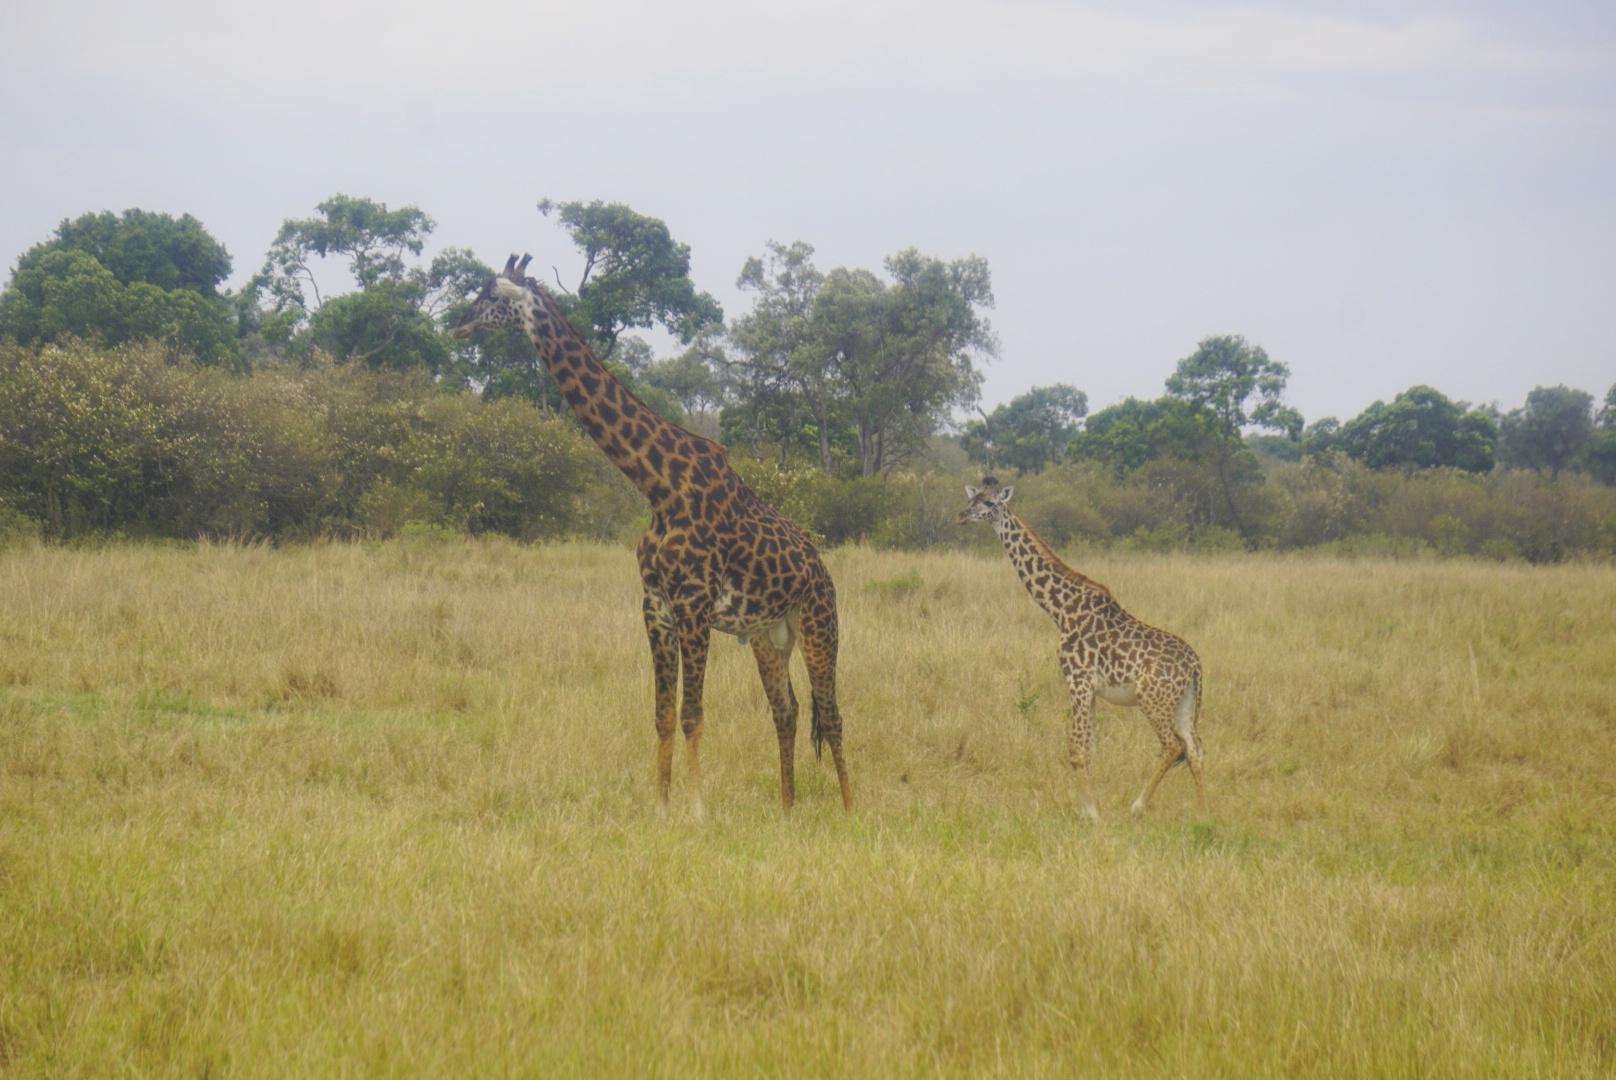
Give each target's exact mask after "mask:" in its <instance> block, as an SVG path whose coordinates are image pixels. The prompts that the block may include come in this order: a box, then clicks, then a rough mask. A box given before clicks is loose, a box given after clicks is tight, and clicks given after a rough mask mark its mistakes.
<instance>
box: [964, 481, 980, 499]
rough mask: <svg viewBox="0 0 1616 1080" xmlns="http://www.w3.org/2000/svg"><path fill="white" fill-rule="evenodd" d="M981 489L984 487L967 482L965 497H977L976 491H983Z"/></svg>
mask: <svg viewBox="0 0 1616 1080" xmlns="http://www.w3.org/2000/svg"><path fill="white" fill-rule="evenodd" d="M981 490H982V489H981V488H979V487H977V486H976V485H975V484H966V485H965V497H966V498H967V499H974V498H976V493H977V492H978V491H981Z"/></svg>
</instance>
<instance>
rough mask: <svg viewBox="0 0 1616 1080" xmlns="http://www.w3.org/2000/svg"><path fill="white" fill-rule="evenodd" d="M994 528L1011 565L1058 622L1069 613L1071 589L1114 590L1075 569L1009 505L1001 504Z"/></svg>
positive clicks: (1096, 591)
mask: <svg viewBox="0 0 1616 1080" xmlns="http://www.w3.org/2000/svg"><path fill="white" fill-rule="evenodd" d="M993 527H994V529H995V530H997V532H998V534H999V541H1000V543H1002V544H1004V550H1005V551H1006V553H1008V554H1009V556H1010V564H1011V565H1012V566H1014V567H1015V568H1016V573H1017V574H1019V575H1020V576H1021V583H1022V584H1023V585H1025V586H1026V587H1027V592H1028V593H1029V594H1030V595H1031V596H1032V598H1033V599H1034V600H1035V601H1037V603H1038V606H1039V607H1041V608H1043V609H1044V611H1045V612H1047V613H1048V614H1049V616H1050V617H1051V618H1053V619H1054V620H1055V621H1056V622H1060V621H1061V619H1062V618H1063V616H1065V615H1068V614H1070V611H1069V605H1070V604H1071V602H1072V600H1073V599H1074V598H1073V596H1072V595H1071V591H1072V589H1074V588H1076V589H1078V590H1080V591H1087V592H1093V593H1098V594H1100V595H1102V596H1107V597H1109V596H1110V595H1111V590H1110V589H1107V588H1106V587H1105V586H1104V585H1101V584H1100V583H1099V582H1098V581H1095V580H1094V579H1093V578H1091V577H1088V576H1086V575H1084V574H1081V573H1079V572H1078V571H1076V570H1074V569H1072V568H1071V567H1070V566H1068V565H1066V563H1065V562H1063V561H1062V560H1061V557H1060V556H1059V555H1056V554H1055V551H1054V549H1053V548H1051V547H1050V546H1049V545H1048V544H1046V543H1044V539H1043V537H1041V536H1039V535H1038V534H1037V533H1035V532H1033V531H1032V529H1030V528H1028V526H1027V523H1026V522H1024V521H1022V520H1021V519H1020V518H1019V517H1017V516H1016V515H1015V512H1014V511H1012V510H1011V509H1010V508H1009V507H1008V506H1002V507H1001V508H1000V511H999V513H998V514H997V515H996V516H995V517H994V520H993Z"/></svg>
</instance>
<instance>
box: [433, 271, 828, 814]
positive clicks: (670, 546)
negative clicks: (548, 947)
mask: <svg viewBox="0 0 1616 1080" xmlns="http://www.w3.org/2000/svg"><path fill="white" fill-rule="evenodd" d="M531 258H532V256H530V255H524V256H522V261H521V262H517V260H516V256H515V255H512V256H511V257H510V259H509V260H508V261H507V262H506V263H505V271H504V273H502V274H499V275H497V276H495V277H492V278H489V279H488V283H487V284H486V285H484V286H483V289H482V292H480V293H479V294H478V295H477V298H476V300H474V301H473V302H472V305H471V310H470V311H469V312H467V313H466V316H465V318H463V319H461V320H460V322H459V323H457V324H456V325H455V327H454V329H453V330H452V331H451V334H452V336H453V337H455V338H457V339H463V338H466V337H469V336H471V335H472V334H474V333H476V332H477V331H479V330H496V329H505V328H509V327H517V328H520V329H521V330H523V331H524V332H525V333H526V334H527V336H528V339H529V340H531V341H532V342H533V347H534V348H535V349H537V350H538V353H539V359H540V360H541V361H542V362H543V364H544V367H545V369H546V370H547V371H549V373H550V376H551V377H552V378H553V379H555V383H556V386H557V387H558V388H559V389H560V391H561V394H562V396H563V397H564V398H566V400H567V404H568V405H570V406H571V407H572V411H573V414H574V415H575V416H577V418H578V423H579V424H581V425H582V426H583V429H584V431H585V432H587V433H588V434H589V437H590V438H592V439H594V440H595V443H596V445H598V446H599V447H600V448H601V450H602V451H604V452H605V454H606V456H607V458H609V459H610V460H611V462H612V464H613V465H616V466H617V467H618V469H620V470H622V473H623V475H624V476H627V477H628V478H629V480H630V481H631V482H632V483H633V484H634V486H635V487H637V488H639V489H640V492H641V493H642V494H644V495H645V497H646V499H648V500H649V501H650V503H651V527H650V529H649V530H648V531H647V532H646V534H645V536H644V537H643V538H642V539H641V540H640V545H639V550H638V555H639V563H640V580H641V583H642V584H643V585H644V587H645V601H644V612H645V632H646V635H647V636H648V637H649V638H650V639H651V658H652V661H653V662H654V664H655V666H656V730H657V799H658V808H659V809H660V810H663V811H665V810H666V809H667V805H668V788H669V785H670V781H671V778H672V772H673V731H674V719H675V714H674V701H675V697H676V695H677V692H678V690H679V689H680V682H681V676H682V681H683V687H682V689H683V700H682V702H681V705H680V709H679V720H680V721H681V723H682V726H683V728H684V733H685V747H686V759H687V762H688V765H689V770H690V798H691V812H692V813H693V814H694V815H695V816H696V817H698V818H699V817H700V816H701V813H702V805H701V767H700V763H699V760H698V756H697V749H698V747H699V745H700V742H701V725H702V703H701V696H702V681H703V679H704V678H705V676H706V671H707V650H708V645H709V642H710V640H711V637H712V632H713V631H714V630H719V631H722V632H724V633H727V634H734V635H735V636H736V637H738V638H740V639H741V642H742V643H743V644H745V643H746V642H748V641H750V642H751V645H752V655H753V656H754V657H755V658H756V660H757V666H758V674H759V675H761V676H762V678H763V689H764V692H765V693H766V694H767V695H768V698H769V706H770V708H771V709H772V710H773V713H774V730H775V734H776V736H777V737H778V738H779V741H780V803H781V806H782V807H783V808H784V809H785V811H786V812H787V813H789V812H790V811H791V803H792V801H793V798H794V794H795V785H794V781H793V771H794V764H795V747H796V735H797V695H796V693H795V691H793V690H792V688H791V675H790V667H789V665H790V661H791V651H792V649H793V648H795V647H796V644H797V642H798V641H801V643H802V655H803V659H804V660H805V661H806V662H807V666H808V682H809V687H810V691H811V696H812V699H813V727H812V734H813V740H814V752H815V753H816V754H818V753H819V752H820V748H821V745H822V743H827V742H828V743H829V744H830V754H831V760H833V761H834V762H835V763H836V779H837V781H838V782H839V783H840V784H841V788H842V806H843V807H844V808H851V806H852V792H851V791H850V790H849V788H848V784H847V766H846V764H845V763H844V762H843V761H842V717H841V713H840V712H839V711H838V710H837V708H836V644H837V627H836V587H835V586H834V585H833V584H832V583H831V580H830V574H829V572H827V571H826V569H825V564H824V563H822V562H821V561H820V559H819V553H818V552H817V551H815V550H814V545H813V544H812V543H811V542H810V541H809V539H808V537H807V536H806V535H804V533H803V531H802V530H801V529H799V528H797V527H796V526H795V525H793V524H792V523H791V522H789V521H787V520H786V519H785V518H784V517H782V516H781V515H780V514H779V513H777V512H776V511H775V510H774V508H773V507H770V506H767V505H765V504H764V503H763V501H762V500H761V499H759V498H758V497H757V496H756V495H755V494H753V492H752V489H751V488H749V487H747V486H746V485H745V484H744V483H742V481H741V478H740V477H739V476H737V475H735V471H734V470H733V469H731V468H730V467H729V463H728V461H727V460H726V458H725V454H724V448H723V447H722V446H720V445H719V444H718V443H715V442H713V441H711V440H710V439H704V438H702V437H701V436H699V435H693V434H691V433H690V432H688V431H686V430H685V429H684V428H682V427H679V426H678V425H677V424H671V423H669V422H668V421H666V420H664V419H662V418H661V417H660V416H658V415H657V414H656V413H654V412H652V411H651V410H650V409H649V408H648V407H647V406H646V404H645V403H644V402H643V401H641V400H640V399H639V398H637V397H635V396H634V394H633V392H631V391H630V390H629V389H628V387H626V386H624V385H623V384H622V383H620V382H618V381H617V379H616V378H615V377H614V376H613V375H612V373H611V372H610V371H608V370H606V367H605V366H604V365H603V364H601V362H600V361H599V360H598V359H596V358H595V354H594V352H593V351H591V350H590V348H589V346H588V345H587V344H585V342H584V341H583V339H582V338H581V337H579V336H578V332H577V331H576V330H574V329H573V328H572V325H571V324H570V323H568V322H567V319H566V317H565V316H563V315H562V314H561V309H560V308H559V307H557V306H556V302H555V300H554V299H553V298H552V297H551V296H550V294H549V293H548V292H546V291H545V290H544V288H543V286H541V285H540V284H539V283H538V282H537V281H534V280H533V279H532V278H530V277H527V276H526V275H525V273H524V272H525V271H526V270H527V264H528V262H529V260H530V259H531Z"/></svg>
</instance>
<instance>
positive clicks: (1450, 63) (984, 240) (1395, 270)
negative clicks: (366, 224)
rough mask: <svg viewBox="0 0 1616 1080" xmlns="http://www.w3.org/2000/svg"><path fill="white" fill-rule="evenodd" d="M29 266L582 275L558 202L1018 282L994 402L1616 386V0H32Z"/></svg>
mask: <svg viewBox="0 0 1616 1080" xmlns="http://www.w3.org/2000/svg"><path fill="white" fill-rule="evenodd" d="M0 102H3V106H4V107H3V108H0V162H3V167H0V208H3V209H0V258H7V259H11V260H13V262H14V260H15V257H16V255H17V254H20V253H21V252H22V251H23V250H25V249H26V248H27V247H29V246H30V245H32V244H34V243H36V242H38V241H40V240H43V239H45V238H46V237H47V236H48V235H49V234H50V232H51V230H52V229H53V228H54V227H55V226H56V224H57V223H58V222H59V221H60V220H61V219H63V218H64V217H76V216H77V215H79V214H82V213H84V212H86V211H92V210H103V209H110V210H123V209H126V208H128V207H135V206H138V207H142V208H145V209H148V210H160V211H167V212H169V213H174V214H179V213H186V212H188V213H191V214H194V215H196V216H197V217H198V218H200V219H201V220H202V222H203V223H204V224H205V225H206V226H207V228H208V229H209V230H210V231H211V232H212V233H213V234H214V235H215V236H217V237H218V238H219V239H221V240H222V241H223V242H224V243H225V245H226V247H228V248H229V250H230V252H231V254H232V255H233V256H234V258H235V275H234V279H233V282H232V283H239V282H240V281H241V280H242V279H243V278H245V277H246V276H247V275H248V274H250V273H251V272H252V271H254V270H256V269H257V267H258V265H259V264H260V263H261V262H262V260H263V257H264V251H265V249H266V248H267V247H268V246H269V242H270V240H271V238H272V237H273V235H274V233H275V230H276V228H277V227H278V226H279V224H280V222H281V221H282V220H283V219H285V218H288V217H305V216H309V215H310V214H311V213H312V212H313V207H314V204H315V203H316V202H319V201H320V200H321V199H323V198H325V197H327V196H329V195H331V194H333V193H336V192H339V191H340V192H346V193H348V194H351V195H362V196H369V197H371V198H374V199H378V200H382V201H385V202H387V203H388V204H390V205H394V206H397V205H402V204H405V203H414V204H416V205H418V206H420V207H421V208H422V209H424V210H426V211H427V212H428V213H429V214H431V215H432V216H433V217H434V218H435V219H436V220H437V222H438V229H437V231H436V233H435V234H434V236H433V239H434V241H436V242H437V243H439V244H454V245H458V246H461V247H469V248H471V249H473V250H474V251H476V252H477V253H478V254H479V255H481V256H482V257H483V258H484V259H485V260H486V261H489V262H493V263H498V262H500V261H502V260H503V258H504V256H505V254H506V253H508V252H510V251H530V252H532V253H533V255H534V257H535V262H536V263H537V264H539V265H541V266H543V265H547V264H558V265H559V266H560V267H561V269H562V271H563V273H564V274H567V275H568V276H569V277H570V276H572V275H574V274H575V273H576V270H575V269H574V268H575V267H576V265H577V259H576V258H575V252H574V251H573V250H572V249H571V247H570V245H569V243H568V242H567V240H566V238H565V237H564V236H563V235H562V234H561V233H559V232H558V230H557V229H556V228H555V226H554V225H553V224H552V223H550V222H547V221H546V220H545V219H544V218H542V217H541V216H540V215H539V214H538V212H537V211H536V210H535V209H534V203H535V202H536V201H537V200H538V199H539V198H540V197H541V196H549V197H551V198H553V199H556V200H558V201H559V200H569V199H585V200H587V199H596V198H599V199H605V200H609V201H622V202H626V203H628V204H630V205H631V206H633V207H634V208H635V209H636V210H638V211H640V212H642V213H647V214H651V215H654V216H656V217H660V218H662V219H664V220H665V221H666V222H667V223H668V225H669V227H670V229H671V230H672V231H673V234H674V236H675V237H677V238H678V239H679V240H682V241H684V242H685V243H688V244H689V245H690V246H691V248H692V253H693V276H694V277H695V278H696V281H697V284H698V285H699V286H700V287H702V288H705V289H707V290H709V291H711V292H712V293H713V294H714V295H716V296H717V297H718V298H719V299H720V300H721V301H722V302H723V303H724V306H725V309H726V311H727V312H728V313H730V314H737V313H739V312H740V311H741V310H742V309H743V307H744V306H745V301H744V298H743V296H742V295H741V294H739V293H737V292H736V290H735V288H734V280H735V277H736V274H737V273H738V272H739V270H740V268H741V264H742V262H743V261H744V260H745V259H746V258H747V256H749V255H753V254H759V253H761V251H762V249H763V245H764V242H765V241H767V240H770V239H775V240H780V241H782V242H790V241H793V240H806V241H808V242H809V243H811V244H813V245H814V246H815V247H816V248H817V250H818V254H817V262H818V264H819V266H820V268H821V269H829V268H831V267H833V266H838V265H849V266H868V267H872V268H878V267H879V266H880V262H881V260H882V259H883V258H884V257H885V256H887V255H889V254H891V253H892V252H894V251H896V250H898V249H900V248H903V247H908V246H914V247H917V248H919V249H920V250H921V251H922V252H924V253H927V254H930V255H936V256H940V257H943V258H955V257H958V256H962V255H967V254H971V253H976V254H979V255H983V256H986V257H987V259H988V261H989V265H990V266H991V267H992V270H993V282H994V290H995V293H996V294H997V298H998V306H997V308H996V309H995V311H994V312H993V313H992V319H993V322H994V325H995V327H996V328H997V329H998V331H999V335H1000V339H1001V342H1002V352H1001V356H1000V358H999V360H998V361H997V362H995V363H994V364H992V365H991V366H990V367H989V368H988V371H987V381H986V383H985V386H984V397H985V399H986V401H987V402H988V403H989V404H991V403H994V402H997V401H1002V400H1005V399H1007V398H1009V397H1012V396H1014V395H1015V394H1017V393H1020V392H1022V391H1024V390H1025V389H1027V388H1028V387H1029V386H1033V385H1038V384H1045V383H1050V382H1056V381H1060V382H1068V383H1072V384H1075V385H1076V386H1079V387H1081V388H1082V389H1084V390H1086V391H1087V392H1088V394H1089V397H1090V401H1091V403H1092V404H1093V405H1094V406H1095V407H1099V406H1103V405H1105V404H1109V403H1112V402H1115V401H1117V400H1120V399H1121V398H1123V397H1124V396H1126V395H1129V394H1132V395H1137V396H1151V397H1153V396H1156V395H1157V394H1159V393H1160V392H1161V390H1162V380H1163V379H1164V378H1165V377H1166V375H1167V374H1168V373H1169V372H1170V371H1171V370H1172V367H1173V365H1174V363H1175V362H1176V361H1177V360H1178V359H1180V358H1182V357H1184V356H1186V355H1188V354H1189V353H1190V352H1191V351H1193V349H1194V347H1195V343H1196V342H1197V341H1198V340H1199V339H1201V338H1202V337H1205V336H1207V335H1210V334H1224V333H1239V334H1244V335H1245V336H1246V337H1247V338H1248V339H1250V340H1252V341H1254V342H1257V343H1259V344H1261V345H1263V346H1264V347H1266V348H1267V350H1268V352H1269V354H1270V355H1271V356H1273V357H1274V358H1275V359H1278V360H1282V361H1284V362H1285V363H1287V364H1289V365H1290V367H1291V371H1292V378H1291V386H1290V392H1289V395H1288V396H1289V398H1290V400H1291V401H1292V402H1293V403H1294V404H1295V405H1296V406H1297V407H1299V408H1300V409H1301V410H1302V412H1303V413H1304V415H1306V416H1307V417H1308V419H1309V420H1313V419H1316V418H1318V417H1320V416H1323V415H1326V414H1335V415H1338V416H1348V415H1352V414H1355V413H1356V412H1358V411H1359V410H1360V409H1362V408H1363V407H1364V406H1365V405H1367V404H1369V403H1370V402H1371V401H1373V400H1374V399H1376V398H1390V397H1391V396H1392V395H1394V394H1396V393H1397V392H1398V391H1400V390H1403V389H1406V388H1407V387H1409V386H1410V385H1413V384H1415V383H1420V382H1426V383H1430V384H1432V385H1434V386H1436V387H1438V388H1439V389H1441V390H1442V391H1444V392H1445V393H1448V394H1449V395H1451V396H1454V397H1459V398H1463V399H1466V400H1470V401H1495V400H1496V401H1498V402H1499V403H1501V404H1502V405H1503V406H1504V407H1506V408H1508V407H1511V406H1514V405H1518V404H1519V403H1520V402H1521V400H1522V399H1523V398H1524V396H1525V394H1526V391H1527V390H1529V389H1530V388H1531V387H1533V386H1535V385H1538V384H1554V383H1560V382H1564V383H1567V384H1569V385H1572V386H1576V387H1580V388H1582V389H1585V390H1588V391H1591V392H1593V393H1595V394H1596V395H1599V396H1603V395H1604V393H1605V391H1606V389H1607V388H1608V387H1610V385H1611V384H1612V383H1613V382H1616V4H1612V3H1598V2H1593V0H1589V2H1585V3H1564V2H1559V0H1536V2H1534V3H1533V4H1530V5H1526V4H1519V3H1501V2H1492V0H1479V2H1470V3H1456V2H1451V0H1433V2H1431V3H1418V2H1410V3H1400V2H1377V0H1369V2H1358V3H1339V2H1302V3H1289V4H1279V3H1263V2H1258V3H1247V4H1240V5H1238V6H1227V5H1222V4H1216V3H1189V2H1184V3H1178V2H1171V0H1160V2H1157V0H1144V2H1133V3H1107V2H1100V3H1065V2H1059V0H1006V2H989V0H941V2H922V0H856V2H842V0H828V2H816V3H782V4H768V3H761V2H756V0H733V2H732V0H686V2H684V3H667V2H665V0H664V2H645V3H634V2H614V0H579V2H574V0H566V2H539V0H485V2H482V3H479V4H475V5H465V6H463V7H459V8H457V7H456V6H453V5H448V4H443V3H430V4H428V3H421V2H418V0H388V2H385V3H382V2H361V0H317V2H316V0H279V2H277V3H274V4H239V5H231V4H220V3H218V2H217V0H210V2H208V3H201V2H191V0H185V2H173V0H170V2H158V3H151V4H138V5H137V4H130V3H128V2H127V0H124V2H120V3H103V2H93V3H88V2H80V0H52V2H51V3H41V2H33V3H28V2H24V0H0Z"/></svg>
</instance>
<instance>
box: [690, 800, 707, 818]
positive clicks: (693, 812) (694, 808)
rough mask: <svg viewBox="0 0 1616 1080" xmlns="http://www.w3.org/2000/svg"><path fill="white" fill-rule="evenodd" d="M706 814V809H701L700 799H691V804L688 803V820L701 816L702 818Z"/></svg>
mask: <svg viewBox="0 0 1616 1080" xmlns="http://www.w3.org/2000/svg"><path fill="white" fill-rule="evenodd" d="M706 816H707V811H705V810H703V809H702V806H701V800H700V799H695V800H693V801H692V802H691V804H690V820H692V821H700V820H702V818H704V817H706Z"/></svg>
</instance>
